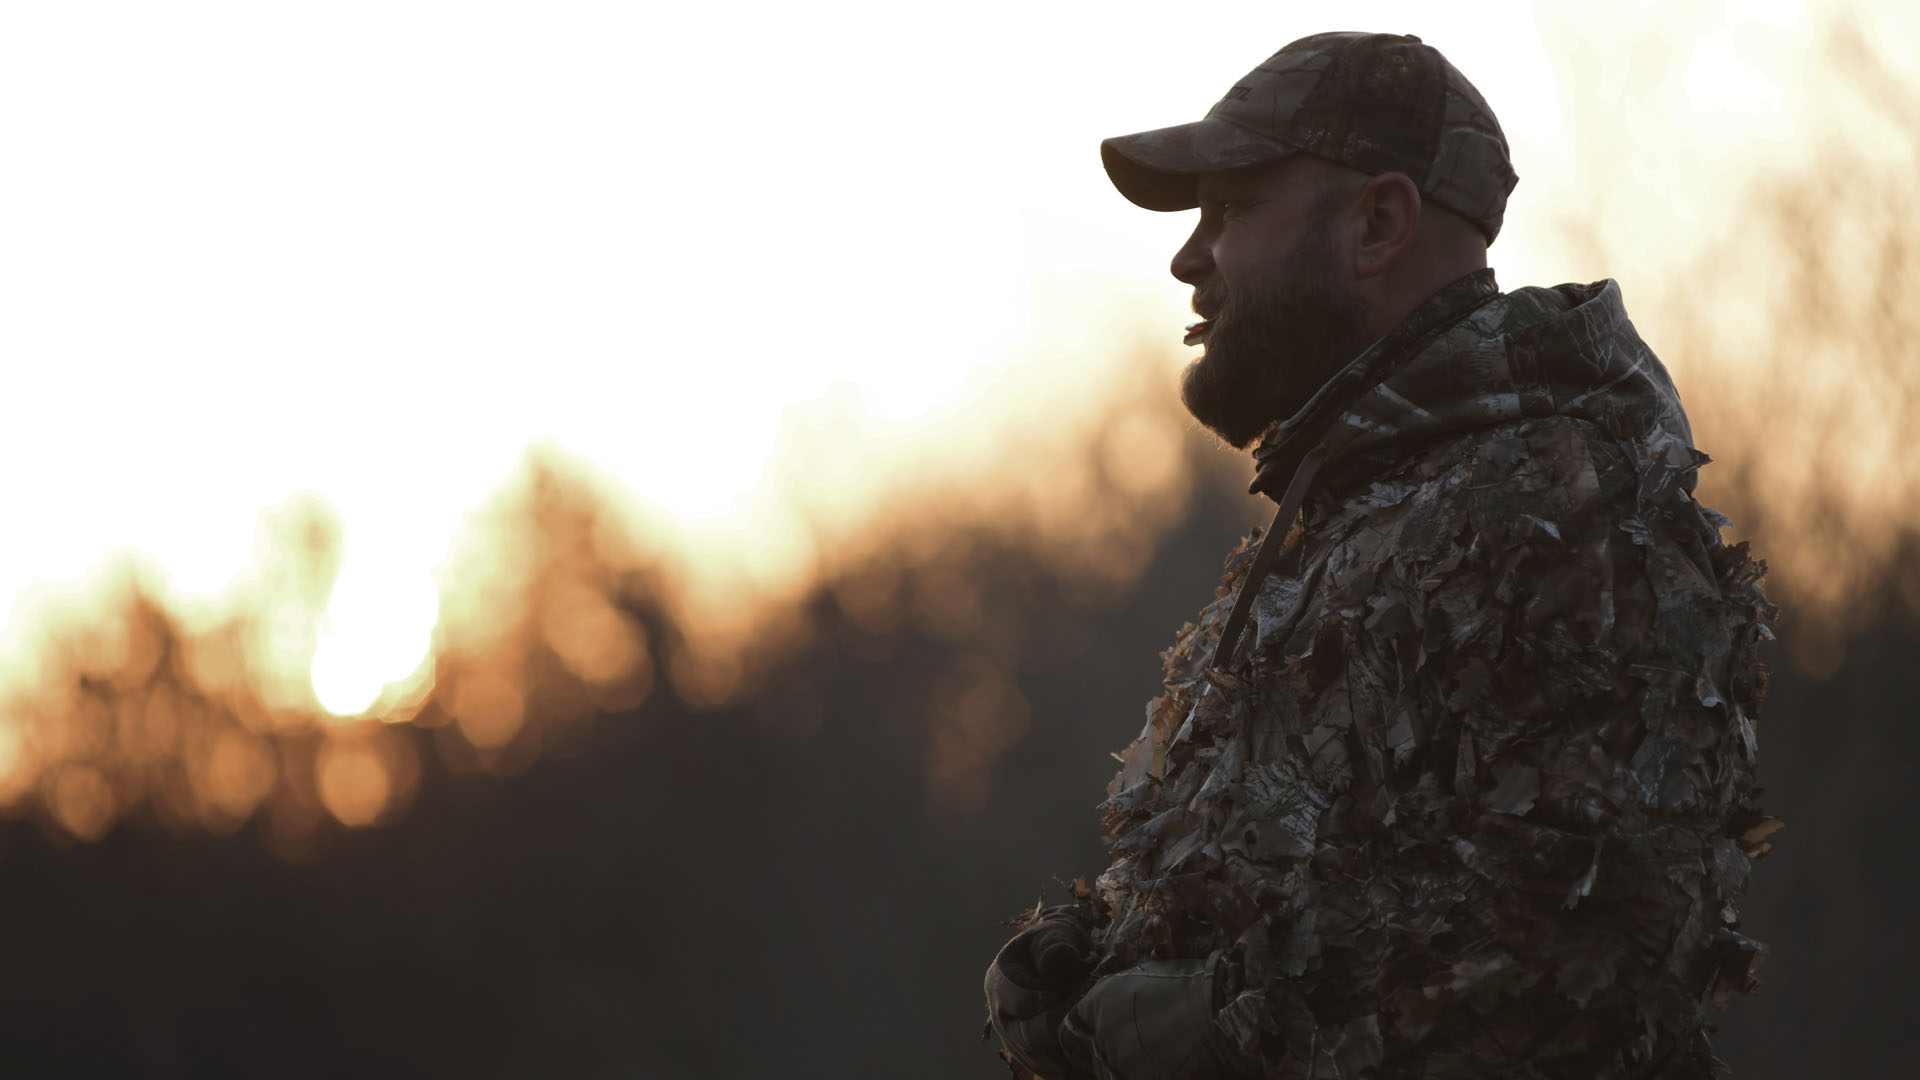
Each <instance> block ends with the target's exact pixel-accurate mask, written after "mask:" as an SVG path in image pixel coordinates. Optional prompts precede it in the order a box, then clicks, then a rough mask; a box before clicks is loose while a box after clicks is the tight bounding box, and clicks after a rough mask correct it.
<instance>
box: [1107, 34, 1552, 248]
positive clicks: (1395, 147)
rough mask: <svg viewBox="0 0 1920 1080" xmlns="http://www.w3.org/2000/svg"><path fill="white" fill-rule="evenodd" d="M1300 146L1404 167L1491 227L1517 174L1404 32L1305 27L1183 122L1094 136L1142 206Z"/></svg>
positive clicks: (1462, 97)
mask: <svg viewBox="0 0 1920 1080" xmlns="http://www.w3.org/2000/svg"><path fill="white" fill-rule="evenodd" d="M1295 153H1307V154H1312V155H1314V156H1315V157H1320V158H1325V159H1326V160H1328V161H1333V162H1338V163H1339V164H1341V165H1346V166H1349V167H1351V168H1355V169H1359V170H1360V171H1361V172H1365V173H1368V174H1374V175H1377V174H1379V173H1384V172H1400V173H1405V174H1406V175H1407V176H1408V177H1409V178H1410V179H1412V180H1413V182H1414V183H1415V184H1417V185H1419V188H1420V194H1421V195H1423V196H1424V197H1426V198H1428V199H1431V200H1433V201H1434V202H1436V203H1439V204H1440V205H1441V206H1444V207H1446V208H1447V209H1449V210H1452V211H1453V212H1455V213H1457V214H1460V215H1461V216H1463V217H1465V218H1466V219H1467V220H1469V221H1471V222H1473V223H1474V224H1475V225H1477V226H1479V227H1480V231H1481V232H1482V233H1484V234H1486V237H1487V242H1488V243H1492V242H1493V238H1494V237H1495V236H1498V235H1499V233H1500V221H1501V218H1502V217H1503V216H1504V215H1505V213H1506V208H1507V193H1508V192H1510V191H1512V190H1513V185H1514V183H1515V181H1516V180H1517V179H1518V177H1516V176H1515V175H1514V171H1513V163H1512V161H1511V160H1510V159H1509V157H1508V154H1507V138H1506V136H1505V135H1504V134H1502V133H1501V131H1500V122H1499V121H1498V120H1496V119H1494V115H1493V110H1492V109H1491V108H1488V107H1487V102H1486V99H1485V98H1482V97H1481V96H1480V92H1479V91H1478V90H1475V89H1474V88H1473V84H1472V83H1470V82H1468V81H1467V77H1466V76H1465V75H1462V74H1460V71H1459V69H1457V68H1455V67H1454V66H1453V65H1452V64H1450V63H1448V62H1447V58H1446V57H1444V56H1441V55H1440V50H1438V49H1435V48H1434V47H1433V46H1431V45H1427V44H1424V43H1422V42H1421V40H1420V39H1419V38H1417V37H1414V36H1412V35H1410V34H1409V35H1401V34H1360V33H1329V34H1314V35H1313V36H1311V37H1304V38H1301V39H1300V40H1298V41H1295V42H1293V43H1291V44H1289V45H1287V46H1286V47H1285V48H1283V49H1281V50H1280V51H1279V52H1277V53H1274V54H1273V55H1272V56H1271V57H1268V58H1267V61H1266V62H1265V63H1263V64H1261V65H1260V66H1259V67H1257V68H1254V69H1253V70H1252V71H1251V72H1248V73H1247V76H1246V77H1245V78H1243V79H1241V80H1240V81H1239V82H1238V83H1235V84H1234V86H1233V89H1231V90H1228V91H1227V96H1225V97H1223V98H1221V99H1220V102H1219V103H1218V104H1216V105H1215V106H1214V107H1213V108H1212V109H1209V110H1208V111H1207V115H1206V119H1204V120H1198V121H1195V122H1194V123H1191V124H1180V125H1177V126H1174V127H1168V128H1160V129H1158V130H1155V131H1143V132H1140V133H1139V134H1136V135H1122V136H1119V137H1117V138H1112V139H1107V140H1105V141H1104V142H1102V143H1101V144H1100V158H1101V161H1102V162H1104V163H1105V165H1106V167H1107V176H1108V177H1110V178H1111V179H1112V180H1113V186H1114V187H1117V188H1119V189H1120V194H1122V195H1125V196H1126V197H1127V198H1128V199H1129V200H1131V201H1132V202H1134V203H1135V204H1136V205H1139V206H1143V207H1146V208H1147V209H1148V210H1190V209H1192V208H1193V207H1195V206H1197V205H1199V200H1198V198H1197V196H1196V195H1195V194H1194V191H1195V185H1196V179H1197V177H1198V175H1199V174H1200V173H1206V172H1220V171H1222V170H1225V169H1235V168H1240V167H1242V166H1246V165H1258V164H1260V163H1262V162H1267V161H1273V160H1276V159H1278V158H1282V157H1285V156H1287V155H1288V154H1295Z"/></svg>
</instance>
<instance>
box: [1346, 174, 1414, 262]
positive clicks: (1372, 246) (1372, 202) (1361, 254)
mask: <svg viewBox="0 0 1920 1080" xmlns="http://www.w3.org/2000/svg"><path fill="white" fill-rule="evenodd" d="M1358 210H1359V212H1360V218H1361V231H1360V245H1359V247H1358V248H1357V249H1356V250H1355V251H1354V256H1353V273H1354V276H1355V277H1358V278H1362V279H1364V278H1370V277H1374V276H1377V275H1379V274H1383V273H1385V272H1387V271H1388V270H1390V269H1392V268H1393V267H1394V265H1395V264H1397V263H1398V262H1399V261H1400V259H1401V258H1402V257H1403V256H1405V255H1406V253H1407V251H1408V250H1409V249H1410V248H1412V247H1413V239H1414V237H1415V236H1416V235H1417V234H1418V233H1419V231H1420V189H1419V188H1418V187H1417V186H1415V185H1414V182H1413V181H1412V179H1410V178H1409V177H1408V176H1407V174H1406V173H1397V172H1389V173H1381V174H1380V175H1378V176H1375V177H1372V178H1370V179H1369V180H1368V181H1367V183H1366V186H1365V187H1363V188H1361V189H1360V196H1359V199H1358Z"/></svg>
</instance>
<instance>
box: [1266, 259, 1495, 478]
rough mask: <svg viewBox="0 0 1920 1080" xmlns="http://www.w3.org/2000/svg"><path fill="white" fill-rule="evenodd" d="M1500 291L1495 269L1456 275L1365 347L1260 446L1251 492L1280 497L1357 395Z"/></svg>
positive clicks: (1379, 380)
mask: <svg viewBox="0 0 1920 1080" xmlns="http://www.w3.org/2000/svg"><path fill="white" fill-rule="evenodd" d="M1499 295H1500V287H1499V285H1498V284H1496V283H1495V281H1494V276H1493V271H1492V269H1483V270H1475V271H1473V272H1472V273H1470V274H1466V275H1464V276H1462V277H1459V278H1456V279H1455V280H1454V281H1452V282H1451V283H1449V284H1448V285H1446V286H1444V287H1443V288H1441V289H1440V291H1438V292H1436V293H1434V294H1433V295H1432V296H1430V297H1428V298H1427V299H1426V300H1424V301H1423V302H1421V304H1420V306H1419V307H1417V308H1415V309H1413V311H1412V312H1411V313H1409V314H1408V315H1407V317H1406V318H1404V319H1402V320H1400V322H1399V324H1398V325H1396V326H1395V327H1394V328H1393V329H1392V330H1389V331H1387V333H1386V334H1385V335H1384V336H1382V337H1381V338H1380V339H1379V340H1378V341H1375V342H1374V343H1373V344H1372V345H1369V346H1367V347H1366V348H1365V349H1364V350H1362V351H1361V353H1360V355H1358V356H1356V357H1354V358H1353V359H1352V360H1351V361H1349V362H1348V363H1347V365H1346V366H1345V367H1343V368H1341V369H1340V370H1339V371H1337V372H1335V373H1334V375H1333V377H1332V378H1330V379H1328V380H1327V381H1326V382H1325V383H1324V384H1322V385H1321V387H1320V389H1319V390H1317V391H1315V392H1314V395H1313V397H1311V398H1309V399H1308V401H1307V403H1306V404H1305V405H1303V406H1301V408H1300V411H1298V412H1296V413H1294V414H1293V415H1292V416H1290V417H1288V418H1286V419H1285V420H1282V421H1280V422H1278V423H1276V424H1275V425H1273V427H1271V428H1269V429H1268V430H1267V433H1266V434H1265V435H1264V436H1262V437H1261V439H1260V444H1259V445H1258V446H1256V447H1255V448H1254V451H1253V459H1254V479H1253V484H1252V486H1250V487H1249V488H1248V489H1247V490H1248V491H1250V492H1251V493H1253V494H1256V495H1262V494H1264V495H1266V496H1267V497H1268V498H1271V499H1274V500H1276V501H1278V500H1279V499H1280V497H1281V496H1280V492H1281V490H1283V489H1284V488H1285V487H1286V485H1287V481H1288V480H1289V479H1290V478H1291V477H1292V476H1293V474H1294V471H1295V469H1296V468H1298V466H1299V464H1300V462H1301V460H1302V459H1303V458H1305V457H1306V456H1307V453H1308V452H1309V451H1310V450H1312V449H1313V448H1314V446H1316V445H1318V443H1319V442H1320V440H1321V438H1322V437H1323V436H1324V435H1326V433H1327V430H1328V429H1329V428H1330V427H1331V426H1332V425H1333V422H1334V421H1335V420H1337V419H1338V418H1339V417H1340V416H1341V415H1342V414H1343V413H1344V412H1345V411H1346V410H1347V408H1348V407H1349V406H1351V405H1352V404H1353V403H1354V401H1355V400H1356V399H1358V398H1359V397H1360V396H1361V395H1362V394H1365V393H1366V392H1367V391H1368V390H1371V389H1373V388H1374V387H1376V386H1378V385H1380V383H1381V382H1383V381H1385V380H1386V379H1388V378H1389V377H1391V376H1392V375H1393V374H1394V373H1395V372H1396V371H1399V370H1400V369H1401V368H1403V367H1405V366H1406V365H1407V363H1408V362H1409V361H1411V360H1412V359H1413V358H1414V357H1415V356H1418V355H1419V354H1420V353H1421V352H1422V351H1423V350H1424V349H1425V348H1426V346H1427V345H1428V344H1429V343H1431V342H1432V340H1433V339H1434V338H1436V337H1438V336H1439V335H1440V334H1442V333H1444V332H1445V331H1446V330H1447V329H1449V328H1450V327H1452V326H1453V325H1454V324H1455V323H1458V322H1459V321H1460V320H1461V319H1464V318H1466V317H1467V316H1468V315H1470V314H1472V313H1473V312H1474V311H1475V310H1476V309H1478V308H1480V307H1481V306H1483V305H1485V304H1486V303H1488V302H1489V301H1491V300H1493V299H1494V298H1495V297H1497V296H1499Z"/></svg>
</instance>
